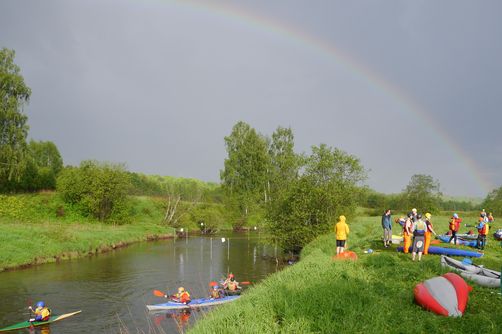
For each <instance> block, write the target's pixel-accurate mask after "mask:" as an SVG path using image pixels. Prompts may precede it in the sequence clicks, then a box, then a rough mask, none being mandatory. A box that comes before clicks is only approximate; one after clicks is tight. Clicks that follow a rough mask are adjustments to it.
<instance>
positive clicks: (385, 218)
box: [382, 209, 392, 248]
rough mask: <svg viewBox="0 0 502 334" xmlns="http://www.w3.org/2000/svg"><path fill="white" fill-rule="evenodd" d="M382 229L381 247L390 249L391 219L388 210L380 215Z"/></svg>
mask: <svg viewBox="0 0 502 334" xmlns="http://www.w3.org/2000/svg"><path fill="white" fill-rule="evenodd" d="M382 228H383V246H384V247H385V248H387V247H390V244H391V243H392V219H391V215H390V209H387V210H385V212H384V213H383V215H382Z"/></svg>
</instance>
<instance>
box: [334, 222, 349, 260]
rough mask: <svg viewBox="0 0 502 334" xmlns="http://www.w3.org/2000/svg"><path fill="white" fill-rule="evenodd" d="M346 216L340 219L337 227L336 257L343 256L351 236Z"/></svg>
mask: <svg viewBox="0 0 502 334" xmlns="http://www.w3.org/2000/svg"><path fill="white" fill-rule="evenodd" d="M345 220H346V218H345V216H340V217H338V223H336V225H335V233H336V255H338V254H341V253H343V252H344V250H345V244H346V242H347V237H348V235H349V232H350V230H349V225H347V223H346V222H345Z"/></svg>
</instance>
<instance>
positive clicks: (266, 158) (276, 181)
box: [0, 48, 502, 252]
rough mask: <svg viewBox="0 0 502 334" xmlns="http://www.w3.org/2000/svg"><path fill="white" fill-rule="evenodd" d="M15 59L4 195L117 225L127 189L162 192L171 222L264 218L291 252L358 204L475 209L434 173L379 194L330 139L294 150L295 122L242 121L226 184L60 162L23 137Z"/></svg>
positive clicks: (4, 99) (241, 222) (5, 134)
mask: <svg viewBox="0 0 502 334" xmlns="http://www.w3.org/2000/svg"><path fill="white" fill-rule="evenodd" d="M14 57H15V52H14V51H13V50H9V49H6V48H3V49H1V50H0V193H15V192H31V191H39V190H56V191H57V192H58V193H59V194H60V195H61V196H62V198H64V200H65V202H66V203H68V204H69V205H74V206H76V207H78V208H79V209H80V210H81V211H82V212H83V213H85V214H86V215H89V216H93V217H96V218H97V219H100V220H104V221H112V222H115V221H122V222H123V221H127V216H128V214H127V212H128V208H129V206H130V205H129V203H128V197H130V196H131V195H147V196H157V197H160V198H162V199H163V210H165V215H164V223H166V224H168V225H171V226H173V227H177V226H183V224H186V223H187V221H190V222H192V223H193V222H197V223H200V224H201V226H203V225H204V226H211V228H216V227H217V225H218V224H220V223H221V222H222V221H223V220H229V221H231V223H232V225H233V227H234V228H235V229H239V228H242V227H243V226H245V225H247V226H253V225H257V224H260V225H262V226H266V227H267V228H268V229H269V230H270V232H271V235H272V237H273V239H274V240H275V241H277V242H278V243H279V244H280V245H281V246H282V247H283V249H285V250H289V251H293V252H297V251H298V250H299V249H301V248H302V247H303V245H305V244H306V243H308V242H309V241H311V240H312V239H313V238H315V237H316V236H317V235H319V234H322V233H325V232H327V231H329V229H330V228H331V226H332V225H333V224H334V222H335V220H336V217H337V216H338V215H340V214H344V215H347V216H349V217H350V216H351V215H352V214H353V213H354V211H355V208H356V207H357V206H364V207H368V208H374V209H378V210H382V208H386V207H391V208H394V209H403V210H405V209H409V208H410V207H412V206H413V207H417V208H419V209H422V210H427V211H431V212H434V211H436V210H470V209H473V205H474V204H472V203H470V202H467V201H456V200H445V199H443V197H442V194H441V192H440V185H439V181H437V180H435V179H433V178H432V177H431V176H429V175H421V174H419V175H414V176H412V178H411V180H410V183H409V184H408V185H407V186H406V188H405V189H404V190H403V192H402V193H400V194H394V195H386V194H381V193H378V192H375V191H373V190H371V189H369V188H368V187H365V186H364V184H363V182H364V180H365V179H366V177H367V175H366V170H365V169H364V167H363V166H362V165H361V163H360V160H359V159H358V158H357V157H355V156H353V155H350V154H349V153H347V152H344V151H342V150H340V149H338V148H333V147H330V146H328V145H326V144H320V145H317V146H316V145H314V146H312V147H311V151H310V152H308V153H297V152H295V147H294V134H293V131H292V130H291V129H290V128H283V127H278V128H277V129H276V131H274V132H273V133H272V135H270V136H264V135H262V134H260V133H259V132H258V131H256V130H255V129H254V128H252V127H251V126H250V125H249V124H247V123H245V122H238V123H236V124H235V125H234V127H233V128H232V131H231V133H230V134H229V135H228V136H226V137H225V138H224V141H225V147H226V151H227V157H226V159H225V161H224V168H223V169H222V170H221V171H220V179H221V183H220V184H217V183H210V182H203V181H199V180H195V179H185V178H174V177H168V176H155V175H144V174H140V173H133V172H129V171H127V169H126V168H125V165H122V164H112V163H106V162H98V161H82V162H81V163H80V165H79V166H66V167H64V165H63V159H62V157H61V154H60V153H59V150H58V148H57V146H56V145H55V144H54V143H52V142H50V141H35V140H30V141H29V142H28V141H27V137H28V132H29V126H28V124H27V120H28V117H27V116H26V115H25V114H24V107H25V106H26V105H27V103H28V102H29V98H30V96H31V89H30V88H29V87H28V86H27V85H26V83H25V82H24V78H23V76H22V75H21V73H20V68H19V67H18V66H17V65H16V64H15V63H14ZM222 204H224V208H225V212H223V211H222V207H223V206H222ZM482 206H483V207H487V208H490V210H492V211H493V213H494V214H496V215H501V214H502V187H500V188H498V189H494V190H493V191H492V192H490V193H489V194H488V195H487V197H486V199H485V200H484V202H483V204H482ZM187 217H189V218H187Z"/></svg>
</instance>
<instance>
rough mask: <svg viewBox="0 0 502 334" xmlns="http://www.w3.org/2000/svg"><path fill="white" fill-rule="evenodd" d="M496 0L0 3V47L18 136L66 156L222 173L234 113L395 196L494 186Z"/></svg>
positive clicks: (498, 68)
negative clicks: (12, 79)
mask: <svg viewBox="0 0 502 334" xmlns="http://www.w3.org/2000/svg"><path fill="white" fill-rule="evenodd" d="M501 10H502V3H500V2H497V1H484V2H483V3H482V4H480V3H477V2H472V1H442V2H440V3H437V2H431V1H413V2H402V1H374V2H364V3H360V2H346V1H308V2H307V1H296V0H293V1H285V0H279V1H274V2H270V1H265V0H263V1H262V0H254V1H250V0H238V1H162V0H156V1H155V0H151V1H132V0H131V1H118V0H106V1H97V0H93V1H72V2H67V1H62V0H59V1H53V0H50V1H44V2H39V1H29V0H26V1H13V0H7V1H2V2H0V47H6V48H10V49H14V50H15V51H16V58H15V62H16V64H17V65H19V66H20V68H21V74H22V75H23V76H24V78H25V82H26V83H27V85H28V86H29V87H30V88H31V89H32V96H31V100H30V103H29V105H28V106H27V107H26V108H25V112H26V114H27V115H28V117H29V119H28V123H29V125H30V138H33V139H35V140H50V141H53V142H54V143H55V144H56V145H57V147H58V148H59V150H60V152H61V155H62V157H63V159H64V161H65V164H70V165H78V164H79V163H80V161H82V160H87V159H96V160H100V161H110V162H117V163H125V164H126V165H127V167H128V170H130V171H134V172H140V173H145V174H158V175H171V176H178V177H191V178H197V179H201V180H204V181H212V182H219V171H220V169H221V168H223V161H224V159H225V157H226V151H225V146H224V140H223V138H224V136H227V135H228V134H230V132H231V129H232V126H233V125H234V124H235V123H236V122H238V121H241V120H242V121H244V122H247V123H249V124H250V125H251V126H252V127H254V128H255V129H256V130H257V131H258V132H260V133H262V134H264V135H268V136H270V135H271V134H272V132H273V131H274V130H275V129H276V128H277V127H278V126H282V127H291V128H292V130H293V132H294V134H295V144H296V150H297V152H307V153H308V152H309V151H310V147H311V146H312V145H319V144H321V143H325V144H327V145H329V146H332V147H338V148H340V149H343V150H345V151H346V152H348V153H350V154H353V155H355V156H357V157H358V158H360V159H361V162H362V164H363V165H364V167H365V168H367V169H369V170H370V172H369V178H368V181H367V183H368V185H369V186H370V187H371V188H373V189H375V190H377V191H380V192H384V193H397V192H400V191H401V190H402V189H404V188H405V187H406V185H407V184H408V182H409V181H410V178H411V176H412V175H414V174H428V175H431V176H432V177H433V178H435V179H437V180H438V181H439V182H440V184H441V191H442V192H443V193H445V194H447V195H452V196H469V197H485V196H486V195H487V192H488V191H490V190H491V189H494V188H496V187H499V186H501V185H502V175H501V173H500V172H499V171H500V170H501V168H502V145H501V144H502V140H501V136H500V135H499V133H498V131H499V130H498V125H499V124H501V121H502V113H501V112H500V110H499V109H500V106H501V102H502V85H501V77H502V63H501V62H500V60H499V59H502V42H501V41H500V38H499V37H500V36H501V32H502V22H500V20H499V19H498V14H499V13H500V12H501Z"/></svg>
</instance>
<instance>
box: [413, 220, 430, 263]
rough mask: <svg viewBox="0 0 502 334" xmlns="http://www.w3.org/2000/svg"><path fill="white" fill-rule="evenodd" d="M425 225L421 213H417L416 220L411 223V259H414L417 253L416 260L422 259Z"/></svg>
mask: <svg viewBox="0 0 502 334" xmlns="http://www.w3.org/2000/svg"><path fill="white" fill-rule="evenodd" d="M426 230H427V225H426V224H425V222H424V221H423V220H422V215H421V214H418V215H417V221H416V222H414V223H413V249H412V253H411V259H412V260H413V261H415V255H416V254H417V253H418V261H420V260H422V252H423V251H424V244H425V231H426Z"/></svg>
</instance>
